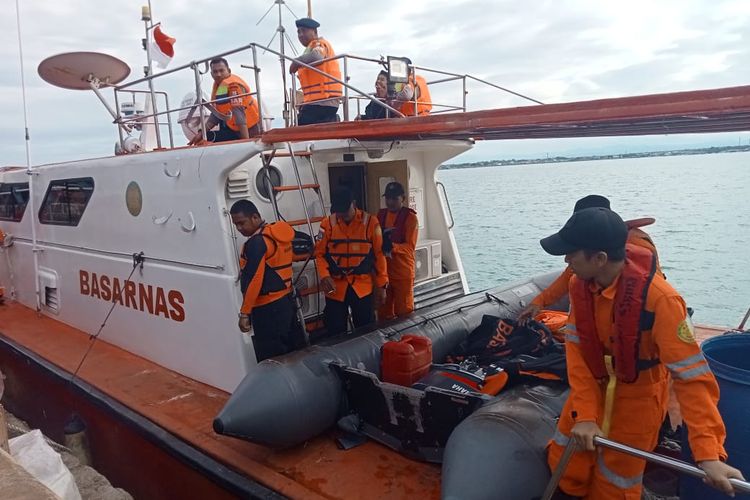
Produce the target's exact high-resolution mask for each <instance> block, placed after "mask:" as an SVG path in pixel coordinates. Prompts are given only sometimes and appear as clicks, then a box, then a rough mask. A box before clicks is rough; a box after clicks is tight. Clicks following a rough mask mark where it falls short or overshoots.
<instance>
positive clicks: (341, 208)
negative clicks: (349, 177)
mask: <svg viewBox="0 0 750 500" xmlns="http://www.w3.org/2000/svg"><path fill="white" fill-rule="evenodd" d="M353 201H354V194H353V193H352V191H351V189H349V188H347V187H345V186H339V187H337V188H336V189H334V190H333V193H332V194H331V213H332V214H340V213H344V212H346V211H348V210H349V207H350V206H351V204H352V202H353Z"/></svg>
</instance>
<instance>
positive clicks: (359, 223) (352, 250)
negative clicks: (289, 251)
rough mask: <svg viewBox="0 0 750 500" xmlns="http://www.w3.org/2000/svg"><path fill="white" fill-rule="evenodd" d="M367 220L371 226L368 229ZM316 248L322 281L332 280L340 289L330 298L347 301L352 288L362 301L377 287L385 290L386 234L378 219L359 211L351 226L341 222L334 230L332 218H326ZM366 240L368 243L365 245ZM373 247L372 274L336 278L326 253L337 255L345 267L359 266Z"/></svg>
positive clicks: (335, 256)
mask: <svg viewBox="0 0 750 500" xmlns="http://www.w3.org/2000/svg"><path fill="white" fill-rule="evenodd" d="M365 218H367V226H365V224H364V223H365ZM319 236H320V237H319V239H318V242H317V243H316V245H315V262H316V263H317V266H318V275H319V276H320V278H321V279H323V278H327V277H331V278H332V279H333V283H334V284H335V285H336V290H335V291H334V292H333V293H331V294H330V295H327V296H326V299H330V300H336V301H339V302H343V301H344V298H345V297H346V290H347V288H349V287H351V288H352V289H353V290H354V292H355V293H356V294H357V297H359V298H362V297H365V296H367V295H370V294H371V293H372V291H373V283H374V284H375V286H378V287H383V286H385V285H386V284H387V283H388V272H387V268H386V261H385V256H384V255H383V233H382V231H381V229H380V224H379V223H378V220H377V218H376V217H373V216H369V215H366V214H365V213H364V212H363V211H362V210H359V209H358V210H357V212H356V214H355V215H354V219H352V220H351V221H350V222H349V223H346V222H344V221H343V220H338V221H337V222H336V225H335V226H334V227H333V228H331V217H326V218H325V219H323V221H322V222H321V223H320V235H319ZM364 241H366V242H367V243H363V242H364ZM370 247H372V252H373V265H372V272H371V273H368V274H348V275H332V274H331V270H330V266H329V263H328V260H326V254H328V253H329V252H330V253H332V254H337V255H334V256H333V258H334V260H337V261H338V265H339V266H341V267H353V266H357V265H358V264H359V263H360V262H361V261H362V259H363V255H362V254H366V253H367V250H368V249H369V248H370Z"/></svg>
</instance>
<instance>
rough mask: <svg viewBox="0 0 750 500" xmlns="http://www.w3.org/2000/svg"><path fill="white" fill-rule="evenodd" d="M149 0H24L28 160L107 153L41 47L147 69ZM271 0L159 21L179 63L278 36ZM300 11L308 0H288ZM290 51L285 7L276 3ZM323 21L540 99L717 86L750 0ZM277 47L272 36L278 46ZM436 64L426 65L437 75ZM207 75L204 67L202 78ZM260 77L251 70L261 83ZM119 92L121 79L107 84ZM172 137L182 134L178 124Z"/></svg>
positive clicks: (168, 86)
mask: <svg viewBox="0 0 750 500" xmlns="http://www.w3.org/2000/svg"><path fill="white" fill-rule="evenodd" d="M144 3H146V1H144V0H120V1H117V2H112V1H101V0H99V1H95V0H56V1H54V2H51V1H38V0H35V1H30V0H21V1H20V4H21V32H22V37H23V51H24V69H25V76H26V91H27V98H28V110H29V126H30V132H31V138H32V141H31V161H32V164H42V163H48V162H56V161H63V160H70V159H77V158H85V157H91V156H105V155H110V154H111V153H112V150H113V145H114V142H115V140H116V138H117V132H116V128H115V127H114V126H113V125H112V124H111V117H109V115H108V114H107V112H106V111H105V109H104V107H103V106H102V105H101V104H100V103H99V102H98V101H97V99H96V98H95V96H94V95H93V94H92V93H90V92H84V91H72V90H64V89H59V88H55V87H53V86H51V85H49V84H47V83H46V82H44V81H43V80H41V78H39V76H38V75H37V72H36V70H37V66H38V65H39V62H40V61H42V60H43V59H44V58H46V57H48V56H50V55H53V54H57V53H61V52H68V51H97V52H105V53H108V54H112V55H114V56H116V57H119V58H121V59H122V60H124V61H125V62H127V63H128V64H129V65H130V67H131V68H132V73H131V75H130V78H131V79H132V78H136V77H140V76H141V75H142V66H143V64H144V62H145V53H144V52H143V50H142V49H141V42H140V39H141V38H142V37H143V23H142V22H141V21H140V12H141V10H140V8H141V5H142V4H144ZM272 5H273V1H272V0H252V1H251V0H221V1H218V0H202V1H200V2H184V1H182V0H179V1H178V0H153V1H152V7H153V15H154V20H155V21H160V22H162V23H163V29H164V31H165V32H166V33H167V34H169V35H170V36H172V37H174V38H176V39H177V43H176V44H175V52H176V54H175V58H174V60H173V61H172V63H171V65H170V68H172V67H176V66H178V65H181V64H185V63H188V62H190V61H192V60H195V59H200V58H205V57H209V56H211V55H213V54H216V53H220V52H224V51H228V50H231V49H233V48H235V47H238V46H241V45H244V44H247V43H250V42H258V43H261V44H266V43H268V42H269V40H271V38H272V37H273V36H274V34H275V31H276V27H277V23H278V14H277V11H276V10H275V8H274V9H273V10H272V12H271V13H270V14H269V15H268V16H267V17H266V19H264V20H263V22H261V23H260V24H259V25H256V23H257V21H258V20H259V19H260V18H261V17H262V16H263V14H264V13H265V12H266V11H267V10H268V8H269V7H271V6H272ZM287 5H288V7H289V8H290V9H291V10H292V11H293V12H294V13H295V14H296V15H297V16H298V17H302V16H304V15H305V13H306V2H305V1H303V0H287ZM0 8H2V11H3V13H4V14H5V15H3V16H2V17H0V56H1V57H2V60H3V61H4V65H5V70H4V71H3V72H0V112H1V115H2V117H3V120H2V121H0V165H22V164H25V152H24V144H23V138H24V129H23V107H22V101H21V89H20V65H19V56H18V42H17V26H16V17H15V0H0ZM283 15H284V18H285V21H286V22H285V24H286V27H287V29H288V30H289V32H288V35H289V36H290V38H291V41H292V43H293V45H294V48H295V49H296V50H300V46H299V44H298V42H297V40H296V33H295V31H294V23H293V17H292V14H291V13H290V12H289V10H287V9H286V8H284V9H283ZM313 17H315V18H316V19H317V20H318V21H319V22H320V23H321V25H322V26H321V28H320V30H319V31H320V34H321V35H322V36H324V37H325V38H327V39H328V40H329V41H330V42H331V43H332V45H333V47H334V49H335V50H336V52H337V53H349V54H357V55H362V56H365V57H372V58H378V57H379V56H381V55H383V56H385V55H397V56H403V55H408V56H409V57H410V58H411V59H412V60H413V61H414V62H415V63H416V64H417V65H420V66H425V67H429V68H438V69H445V70H448V71H452V72H456V73H459V74H464V73H468V74H473V75H476V76H478V77H480V78H482V79H485V80H489V81H491V82H494V83H496V84H498V85H502V86H504V87H507V88H510V89H513V90H515V91H517V92H520V93H522V94H525V95H529V96H531V97H534V98H535V99H538V100H540V101H542V102H545V103H554V102H566V101H577V100H588V99H597V98H604V97H617V96H626V95H638V94H649V93H657V92H671V91H681V90H695V89H706V88H718V87H727V86H735V85H744V84H747V83H748V76H750V71H748V67H749V66H750V64H749V63H750V1H748V0H658V1H653V0H651V1H643V0H632V1H630V2H622V1H618V0H530V1H526V2H521V1H520V0H513V1H510V0H492V1H479V0H450V1H449V0H433V1H431V2H426V1H424V2H403V1H396V0H379V1H377V2H372V1H363V0H357V1H347V0H336V1H333V0H317V1H313ZM272 46H273V48H274V49H277V48H278V36H277V37H276V38H275V39H274V41H273V44H272ZM260 58H261V61H260V66H261V67H262V68H263V71H262V73H261V79H262V90H263V93H264V100H265V101H266V102H267V105H268V107H269V109H271V110H272V111H277V112H276V113H274V114H275V116H276V117H277V119H276V123H277V124H278V123H279V122H280V121H281V120H280V119H279V117H280V113H279V112H278V110H280V109H281V102H282V91H281V89H282V87H281V83H280V78H279V73H280V69H279V68H280V67H279V63H278V59H277V58H276V57H275V56H273V55H272V54H270V53H266V54H264V55H263V54H262V55H261V57H260ZM229 61H230V65H231V66H232V69H233V71H234V72H235V73H238V74H240V75H241V76H243V77H244V78H245V79H246V80H248V81H249V82H251V84H253V77H252V72H251V71H250V70H248V69H243V68H242V67H241V65H243V64H245V65H250V64H252V57H251V55H250V53H249V52H246V53H243V54H238V55H234V56H231V57H229ZM349 70H350V74H351V75H352V80H351V83H352V85H354V86H356V87H359V88H361V89H363V90H368V91H369V90H371V89H372V84H373V81H374V76H375V74H376V73H377V71H378V68H377V67H375V66H374V65H373V64H369V63H368V64H365V63H352V64H350V68H349ZM435 78H436V77H431V76H428V78H427V79H428V81H429V80H431V79H435ZM210 84H211V79H210V77H209V76H208V75H205V76H204V77H203V85H204V88H210ZM156 86H157V90H164V91H167V92H169V95H170V99H171V102H170V104H171V105H172V106H176V105H177V104H178V103H179V102H180V100H181V99H182V97H183V96H184V95H185V94H186V93H187V92H188V91H190V90H191V89H192V88H193V75H192V73H188V72H183V74H180V75H174V76H169V77H165V78H163V79H159V80H157V83H156ZM253 87H254V84H253ZM468 90H469V94H468V98H467V99H468V101H467V103H468V107H469V108H470V109H486V108H498V107H508V106H519V105H524V104H526V103H527V101H523V100H522V99H519V98H518V97H514V96H511V95H509V94H504V93H502V92H500V91H498V90H495V89H491V88H487V87H484V86H482V85H480V84H472V85H470V86H469V88H468ZM460 91H461V88H460V84H458V83H455V82H454V83H445V84H440V86H439V88H438V87H435V89H434V90H433V98H434V100H435V101H436V102H441V103H445V104H453V105H457V104H460V102H461V94H460ZM105 95H106V96H107V97H108V98H109V99H110V100H111V99H112V92H111V91H109V90H108V91H105ZM175 140H176V142H177V143H178V144H184V142H185V140H184V137H183V136H182V132H181V131H180V130H179V129H178V130H176V131H175ZM739 141H742V143H743V144H747V143H748V141H750V134H719V135H712V136H705V135H704V136H670V137H663V136H658V137H649V138H606V139H575V140H572V139H568V140H544V141H504V142H492V143H486V144H481V145H479V146H477V148H475V150H474V151H472V152H470V153H467V154H465V155H464V156H462V157H461V159H460V160H459V161H473V160H482V159H492V158H501V157H502V158H509V157H540V156H544V155H546V154H550V155H556V154H584V153H594V154H596V153H604V152H615V151H616V152H624V151H633V150H644V149H662V148H671V147H689V146H693V145H697V146H703V145H724V144H737V143H738V142H739Z"/></svg>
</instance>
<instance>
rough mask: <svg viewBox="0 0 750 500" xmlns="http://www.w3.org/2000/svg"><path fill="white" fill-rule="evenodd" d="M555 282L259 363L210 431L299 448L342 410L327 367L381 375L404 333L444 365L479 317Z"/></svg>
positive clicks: (494, 294) (509, 289) (511, 306)
mask: <svg viewBox="0 0 750 500" xmlns="http://www.w3.org/2000/svg"><path fill="white" fill-rule="evenodd" d="M554 277H555V275H554V274H552V275H545V276H543V277H539V278H537V279H534V280H532V281H528V282H525V283H521V284H516V285H512V286H506V287H503V288H498V289H492V290H489V291H487V292H479V293H475V294H471V295H466V296H464V297H461V298H459V299H456V300H451V301H449V302H446V303H442V304H437V305H435V306H432V307H428V308H425V309H423V310H420V311H417V312H416V313H413V314H411V315H410V316H409V317H408V318H406V319H404V320H397V321H396V322H393V323H390V324H388V325H386V326H385V327H383V328H380V329H377V330H374V331H369V332H367V333H363V334H355V335H356V336H354V335H350V336H349V337H345V340H343V341H337V342H336V343H331V344H330V345H315V346H311V347H309V348H306V349H304V350H301V351H297V352H294V353H290V354H288V355H286V356H281V357H278V358H274V359H271V360H266V361H263V362H261V363H259V364H258V365H257V366H256V367H253V368H252V369H251V370H250V371H249V372H248V374H247V375H246V376H245V378H244V379H243V380H242V382H241V383H240V385H239V386H238V387H237V389H236V390H235V391H234V393H233V394H232V396H231V397H230V399H229V401H228V402H227V404H226V405H225V406H224V408H223V409H222V410H221V412H220V413H219V415H218V416H217V417H216V418H215V419H214V423H213V426H214V430H215V431H216V432H217V433H219V434H224V435H228V436H234V437H238V438H242V439H246V440H248V441H252V442H255V443H260V444H264V445H268V446H272V447H278V448H286V447H291V446H295V445H298V444H300V443H302V442H304V441H306V440H307V439H310V438H312V437H314V436H316V435H318V434H320V433H322V432H323V431H325V430H326V429H328V428H330V427H332V426H333V425H334V424H335V423H336V421H337V419H338V417H339V416H340V415H341V414H342V411H343V410H344V409H345V408H344V407H343V399H344V398H343V387H342V384H341V381H340V379H339V377H338V376H337V375H336V374H335V372H334V371H333V370H332V369H331V368H330V366H329V365H330V363H331V362H333V361H336V362H339V363H343V364H345V365H348V366H352V367H355V368H360V369H363V370H367V371H370V372H372V373H379V371H380V370H379V368H380V348H381V346H382V345H383V344H384V343H385V342H387V341H388V340H394V339H398V338H400V335H401V334H406V333H409V334H416V335H424V336H426V337H429V338H430V340H431V341H432V351H433V360H435V361H442V360H443V359H444V358H445V356H447V355H448V354H449V353H450V351H451V350H452V349H453V348H454V347H455V346H456V345H457V344H458V343H460V342H461V341H463V340H464V339H465V338H466V336H467V335H468V334H469V332H471V331H472V330H473V329H474V328H476V327H477V326H478V325H479V324H480V322H481V320H482V316H483V315H485V314H492V315H496V316H514V315H516V314H518V312H519V311H520V310H521V308H522V307H523V306H525V304H527V303H528V302H529V301H530V300H531V299H532V298H533V297H535V296H536V294H538V293H539V291H540V290H541V287H543V286H546V284H547V283H549V282H550V281H551V279H554Z"/></svg>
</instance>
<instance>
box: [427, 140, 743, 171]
mask: <svg viewBox="0 0 750 500" xmlns="http://www.w3.org/2000/svg"><path fill="white" fill-rule="evenodd" d="M748 151H750V145H747V146H713V147H709V148H694V149H678V150H671V151H650V152H643V153H622V154H612V155H592V156H554V157H548V158H534V159H531V160H520V159H519V160H516V159H513V160H485V161H476V162H471V163H449V164H447V165H443V166H441V167H440V169H441V170H450V169H456V168H479V167H505V166H508V165H533V164H539V163H567V162H571V161H594V160H621V159H623V158H648V157H651V156H683V155H705V154H715V153H743V152H748Z"/></svg>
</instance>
